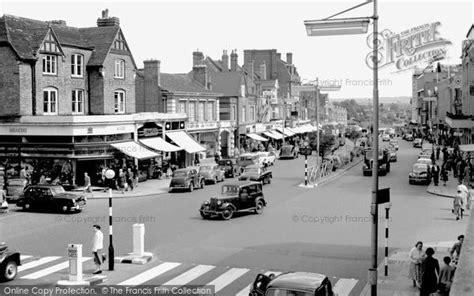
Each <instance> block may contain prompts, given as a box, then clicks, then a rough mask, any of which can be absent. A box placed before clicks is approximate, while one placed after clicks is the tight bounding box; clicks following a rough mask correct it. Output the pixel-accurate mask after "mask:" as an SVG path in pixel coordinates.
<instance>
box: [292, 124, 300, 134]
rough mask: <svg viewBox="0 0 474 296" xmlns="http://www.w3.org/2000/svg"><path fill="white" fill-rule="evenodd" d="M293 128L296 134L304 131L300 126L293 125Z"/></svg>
mask: <svg viewBox="0 0 474 296" xmlns="http://www.w3.org/2000/svg"><path fill="white" fill-rule="evenodd" d="M291 130H292V131H293V132H294V133H295V134H301V133H302V132H301V129H300V127H299V126H295V127H292V128H291Z"/></svg>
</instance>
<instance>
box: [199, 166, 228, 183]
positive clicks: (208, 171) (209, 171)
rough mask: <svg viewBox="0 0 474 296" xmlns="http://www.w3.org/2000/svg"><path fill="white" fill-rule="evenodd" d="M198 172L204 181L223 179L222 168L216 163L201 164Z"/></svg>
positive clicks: (214, 181) (213, 181)
mask: <svg viewBox="0 0 474 296" xmlns="http://www.w3.org/2000/svg"><path fill="white" fill-rule="evenodd" d="M200 174H201V176H202V177H203V178H204V181H205V182H212V183H213V184H216V183H217V182H219V181H224V179H225V176H224V170H222V168H221V167H220V166H219V165H218V164H217V163H213V164H206V165H201V166H200Z"/></svg>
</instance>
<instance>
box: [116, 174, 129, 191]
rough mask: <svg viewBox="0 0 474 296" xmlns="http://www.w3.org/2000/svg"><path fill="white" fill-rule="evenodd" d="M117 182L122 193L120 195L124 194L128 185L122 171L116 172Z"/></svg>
mask: <svg viewBox="0 0 474 296" xmlns="http://www.w3.org/2000/svg"><path fill="white" fill-rule="evenodd" d="M117 181H118V187H119V188H120V190H121V191H122V194H124V192H125V190H126V189H127V187H128V184H127V178H126V175H125V173H124V171H123V169H119V171H118V180H117Z"/></svg>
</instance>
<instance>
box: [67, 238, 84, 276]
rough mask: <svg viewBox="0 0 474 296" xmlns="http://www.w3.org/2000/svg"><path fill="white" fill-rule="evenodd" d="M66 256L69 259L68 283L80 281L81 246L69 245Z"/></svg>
mask: <svg viewBox="0 0 474 296" xmlns="http://www.w3.org/2000/svg"><path fill="white" fill-rule="evenodd" d="M67 255H68V258H69V281H72V282H78V281H82V280H83V279H82V245H80V244H69V245H68V248H67Z"/></svg>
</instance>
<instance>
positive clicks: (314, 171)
mask: <svg viewBox="0 0 474 296" xmlns="http://www.w3.org/2000/svg"><path fill="white" fill-rule="evenodd" d="M333 166H334V165H333V163H332V162H330V161H325V162H323V163H321V164H319V168H318V167H317V166H315V165H314V166H311V167H309V168H308V180H309V182H310V183H316V181H317V180H320V179H321V178H323V177H325V176H327V175H329V174H330V173H331V172H332V170H333Z"/></svg>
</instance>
